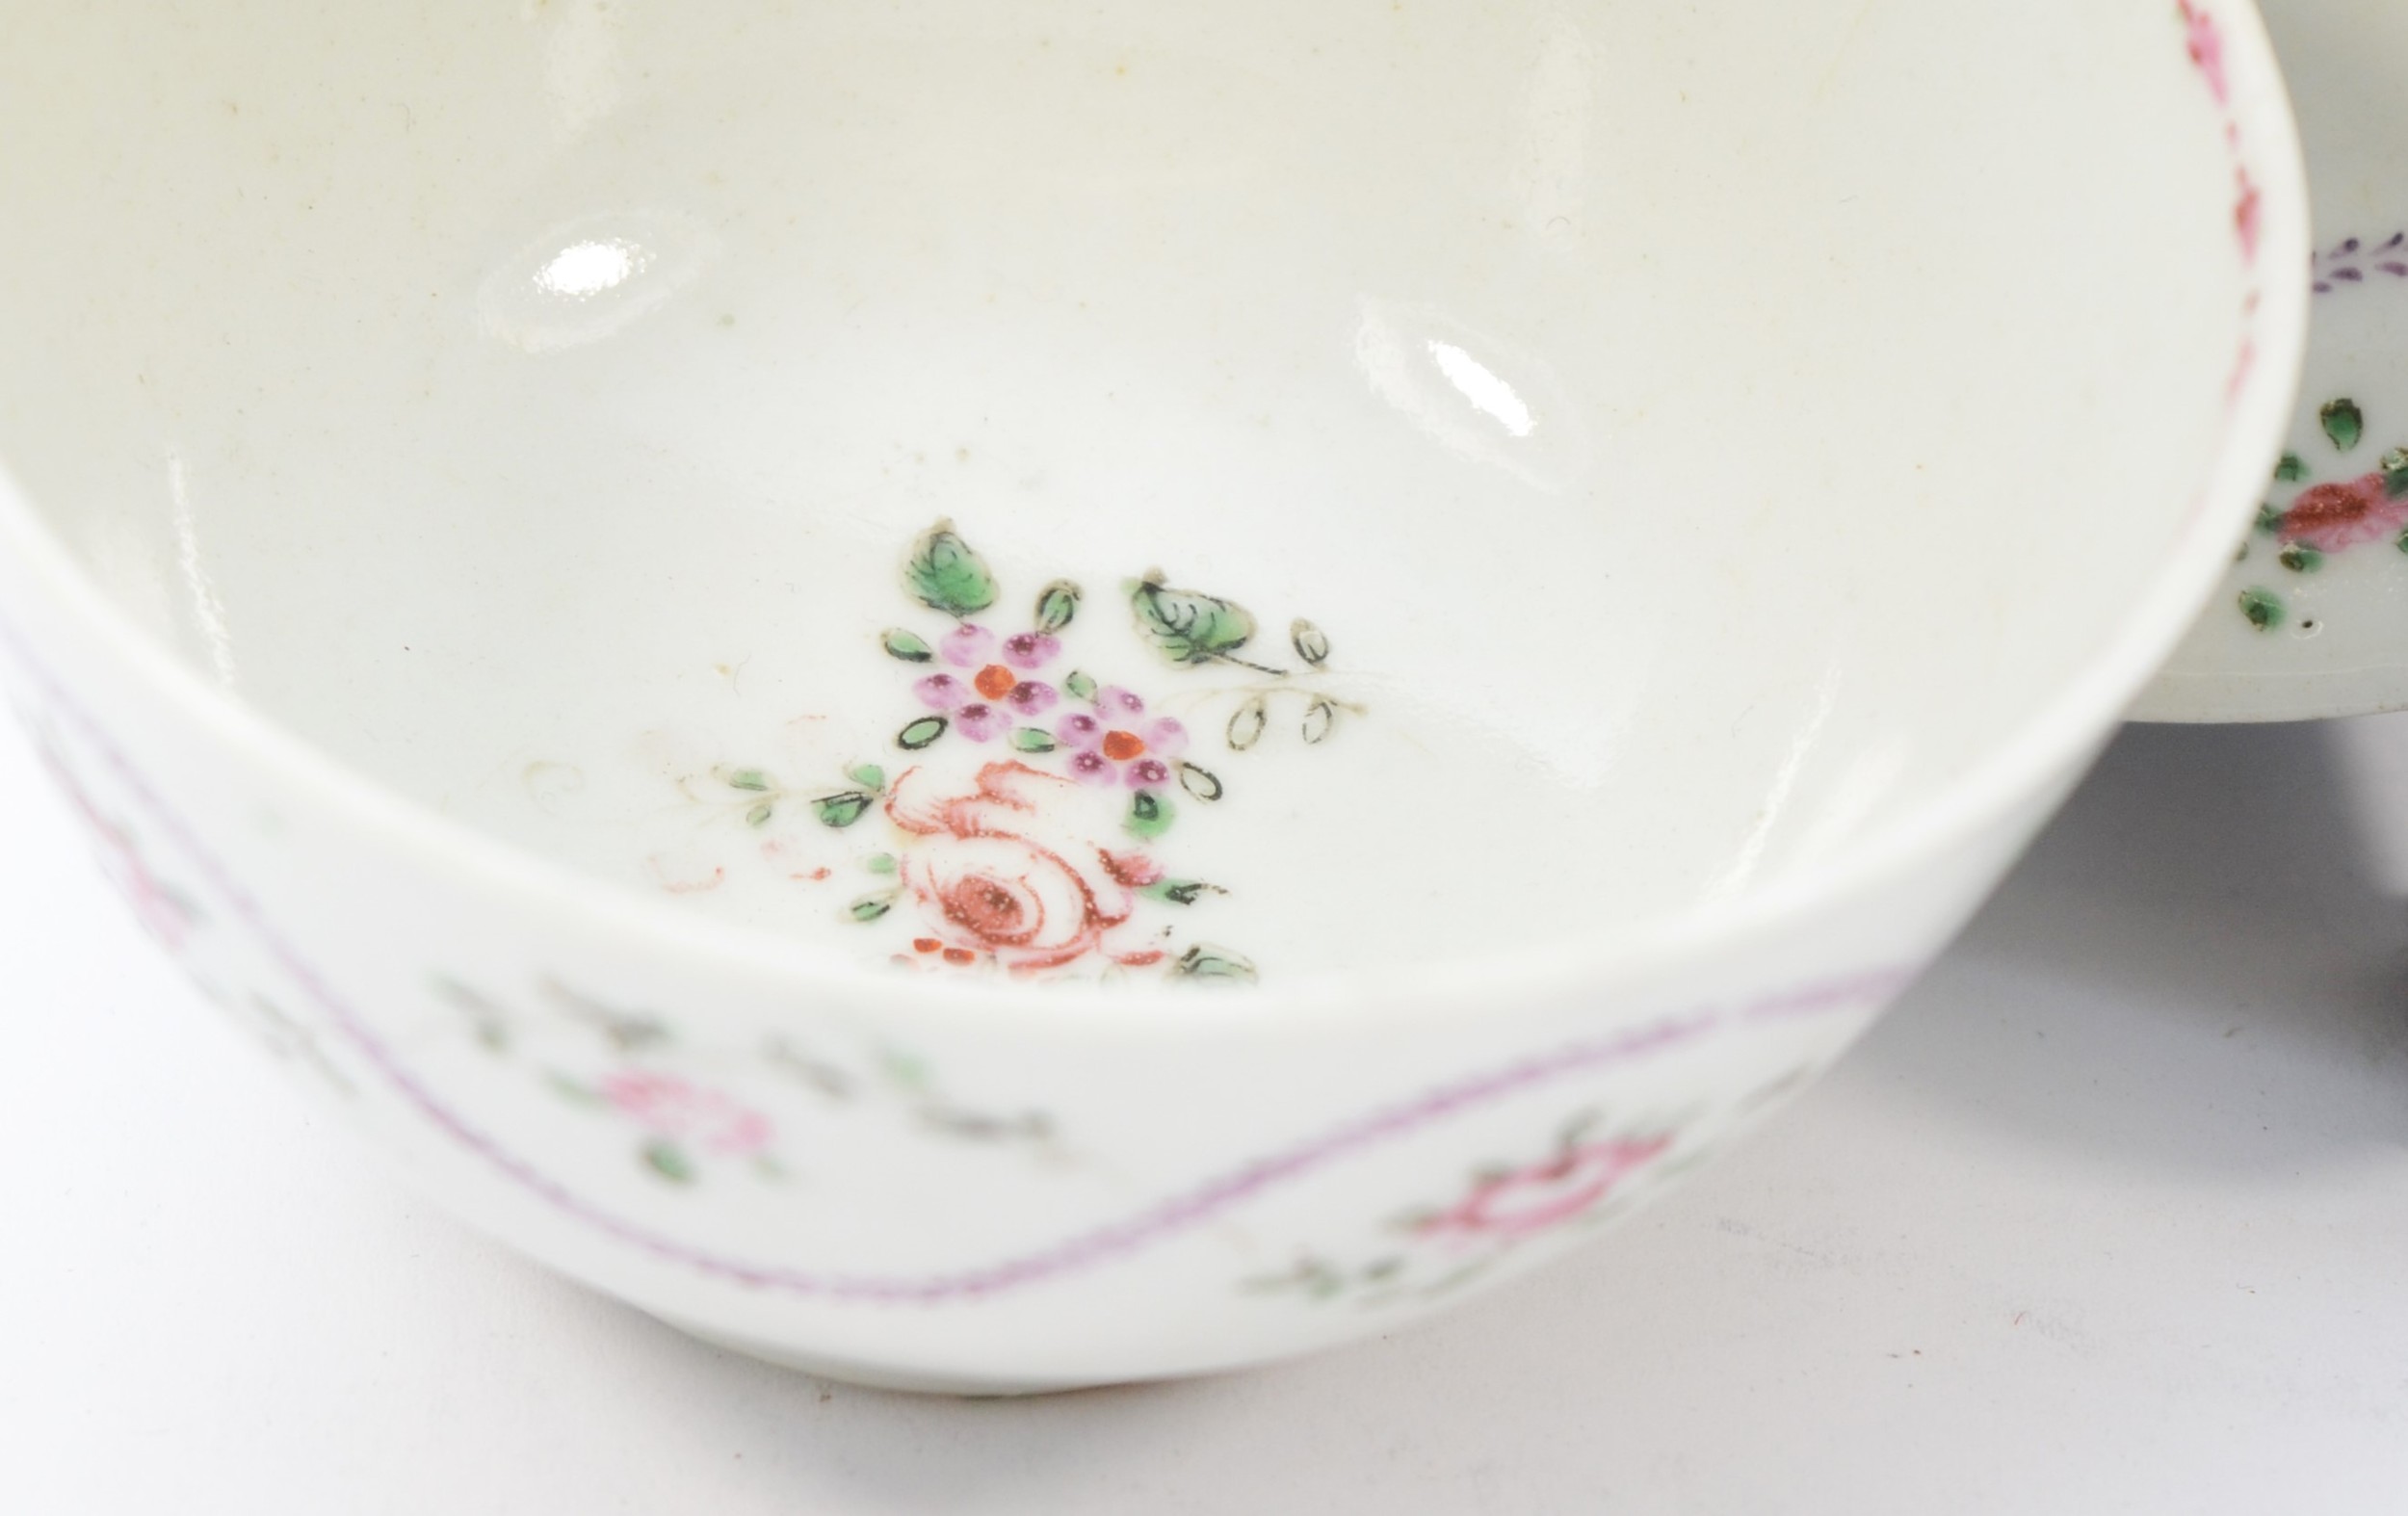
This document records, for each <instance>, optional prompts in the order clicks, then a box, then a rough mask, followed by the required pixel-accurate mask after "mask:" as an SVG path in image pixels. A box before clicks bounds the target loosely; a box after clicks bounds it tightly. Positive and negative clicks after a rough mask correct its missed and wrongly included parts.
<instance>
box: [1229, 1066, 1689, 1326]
mask: <svg viewBox="0 0 2408 1516" xmlns="http://www.w3.org/2000/svg"><path fill="white" fill-rule="evenodd" d="M1689 1119H1693V1117H1692V1118H1689ZM1683 1125H1684V1122H1680V1121H1675V1122H1669V1123H1666V1122H1651V1123H1646V1124H1642V1125H1637V1126H1632V1127H1625V1128H1619V1129H1610V1128H1607V1127H1606V1125H1605V1122H1604V1118H1603V1117H1602V1115H1601V1114H1600V1113H1599V1112H1598V1111H1593V1110H1592V1111H1583V1112H1581V1113H1580V1114H1578V1115H1576V1116H1574V1117H1573V1118H1572V1119H1571V1120H1570V1121H1569V1122H1567V1123H1566V1124H1565V1125H1564V1126H1563V1127H1562V1128H1561V1129H1560V1131H1559V1132H1558V1133H1557V1136H1556V1139H1555V1143H1554V1145H1553V1148H1552V1150H1551V1151H1549V1152H1547V1153H1546V1154H1545V1155H1543V1156H1541V1157H1537V1158H1525V1159H1523V1160H1520V1161H1518V1162H1515V1163H1498V1164H1493V1165H1490V1166H1488V1167H1485V1168H1481V1169H1479V1170H1478V1171H1476V1172H1475V1173H1473V1174H1472V1175H1471V1176H1470V1178H1469V1179H1468V1180H1467V1181H1466V1182H1464V1183H1463V1184H1462V1185H1461V1187H1460V1188H1459V1189H1456V1191H1455V1192H1454V1194H1453V1198H1451V1199H1449V1200H1448V1201H1447V1202H1446V1203H1445V1204H1443V1205H1441V1206H1433V1207H1422V1208H1417V1209H1415V1210H1411V1211H1408V1212H1406V1213H1404V1214H1403V1215H1398V1216H1394V1217H1391V1218H1390V1220H1389V1221H1388V1223H1387V1225H1386V1227H1385V1228H1384V1230H1385V1231H1386V1232H1387V1233H1388V1234H1389V1235H1390V1236H1391V1237H1392V1238H1394V1239H1395V1240H1396V1241H1395V1242H1394V1243H1393V1244H1392V1245H1391V1246H1390V1247H1388V1248H1386V1249H1383V1250H1381V1251H1380V1252H1378V1253H1376V1254H1374V1256H1372V1257H1371V1258H1370V1259H1369V1260H1368V1261H1365V1262H1359V1263H1344V1262H1340V1261H1338V1260H1336V1259H1333V1258H1329V1257H1325V1256H1322V1255H1320V1254H1316V1253H1306V1254H1303V1255H1301V1256H1299V1257H1298V1258H1297V1259H1296V1261H1295V1263H1294V1264H1293V1265H1292V1266H1291V1267H1290V1268H1286V1269H1283V1270H1281V1271H1279V1272H1276V1273H1270V1274H1261V1275H1256V1276H1254V1277H1251V1278H1248V1279H1245V1280H1243V1281H1241V1283H1240V1288H1241V1289H1243V1290H1244V1291H1245V1292H1247V1293H1248V1294H1266V1295H1289V1296H1294V1297H1297V1298H1301V1299H1303V1300H1307V1301H1311V1302H1315V1303H1322V1302H1329V1301H1336V1300H1341V1299H1344V1300H1349V1301H1351V1302H1352V1303H1354V1304H1356V1305H1359V1306H1363V1307H1366V1308H1376V1307H1379V1306H1383V1305H1391V1304H1394V1303H1397V1302H1398V1301H1400V1300H1426V1299H1430V1298H1433V1297H1435V1296H1438V1295H1442V1294H1447V1293H1449V1292H1450V1291H1453V1290H1456V1289H1459V1288H1460V1287H1462V1286H1463V1285H1465V1284H1468V1283H1470V1282H1471V1281H1472V1280H1474V1279H1476V1278H1478V1277H1479V1275H1481V1274H1483V1273H1485V1272H1487V1271H1488V1270H1489V1269H1490V1268H1494V1267H1495V1266H1496V1265H1498V1264H1499V1263H1502V1262H1503V1261H1504V1260H1505V1257H1506V1255H1508V1254H1509V1253H1511V1252H1512V1251H1513V1249H1514V1248H1516V1247H1518V1246H1520V1245H1521V1244H1523V1243H1524V1242H1530V1241H1531V1240H1533V1239H1535V1238H1539V1237H1543V1236H1546V1235H1548V1234H1550V1233H1553V1232H1557V1231H1559V1230H1563V1229H1567V1228H1573V1227H1581V1226H1593V1225H1595V1224H1597V1223H1599V1222H1601V1221H1604V1220H1608V1219H1610V1218H1611V1217H1612V1216H1613V1215H1618V1214H1619V1213H1620V1212H1622V1211H1624V1210H1626V1209H1627V1208H1628V1207H1629V1205H1630V1204H1631V1200H1632V1198H1633V1192H1634V1190H1635V1189H1637V1188H1639V1187H1643V1186H1646V1185H1651V1184H1656V1183H1660V1182H1662V1180H1663V1179H1664V1178H1666V1177H1667V1176H1668V1175H1670V1174H1671V1173H1674V1172H1677V1171H1678V1170H1679V1169H1680V1168H1684V1167H1688V1166H1689V1165H1691V1164H1693V1163H1696V1162H1698V1161H1699V1159H1700V1158H1702V1156H1703V1155H1702V1154H1701V1153H1698V1152H1691V1153H1690V1154H1689V1155H1688V1156H1687V1157H1686V1158H1684V1157H1679V1156H1675V1154H1674V1149H1675V1148H1676V1146H1677V1144H1678V1142H1679V1138H1680V1134H1681V1127H1682V1126H1683Z"/></svg>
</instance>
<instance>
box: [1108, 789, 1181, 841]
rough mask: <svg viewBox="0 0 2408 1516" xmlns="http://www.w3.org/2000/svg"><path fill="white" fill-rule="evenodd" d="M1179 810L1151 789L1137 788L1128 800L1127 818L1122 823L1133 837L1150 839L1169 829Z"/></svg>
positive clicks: (1176, 818)
mask: <svg viewBox="0 0 2408 1516" xmlns="http://www.w3.org/2000/svg"><path fill="white" fill-rule="evenodd" d="M1178 817H1179V812H1178V810H1177V809H1176V808H1175V807H1174V806H1172V804H1171V803H1170V802H1169V801H1168V800H1165V799H1164V798H1163V797H1161V796H1159V795H1157V794H1155V793H1154V792H1153V791H1151V790H1139V792H1138V793H1137V795H1136V796H1135V797H1132V798H1131V799H1130V801H1129V819H1128V820H1127V821H1126V822H1124V823H1122V824H1123V825H1125V826H1127V827H1128V828H1129V833H1130V835H1131V836H1134V837H1142V838H1145V839H1146V840H1147V841H1149V842H1150V841H1152V840H1153V839H1154V838H1156V837H1160V836H1161V835H1162V834H1163V833H1165V832H1166V831H1168V830H1170V823H1172V822H1174V821H1176V820H1178Z"/></svg>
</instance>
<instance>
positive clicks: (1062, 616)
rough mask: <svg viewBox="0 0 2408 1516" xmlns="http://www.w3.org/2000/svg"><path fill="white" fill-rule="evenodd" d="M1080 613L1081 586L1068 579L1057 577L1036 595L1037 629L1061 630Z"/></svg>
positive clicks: (1041, 630)
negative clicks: (1043, 590)
mask: <svg viewBox="0 0 2408 1516" xmlns="http://www.w3.org/2000/svg"><path fill="white" fill-rule="evenodd" d="M1077 614H1079V587H1078V586H1077V585H1074V584H1072V583H1071V582H1070V581H1069V580H1067V579H1057V580H1055V581H1054V582H1053V583H1052V584H1050V585H1047V586H1046V587H1045V592H1044V593H1042V594H1040V595H1038V596H1037V597H1036V629H1037V630H1038V631H1040V632H1047V633H1052V632H1059V631H1060V630H1061V629H1062V628H1063V627H1065V626H1068V625H1069V624H1070V621H1071V618H1072V617H1074V616H1076V615H1077Z"/></svg>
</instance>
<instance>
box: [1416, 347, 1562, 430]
mask: <svg viewBox="0 0 2408 1516" xmlns="http://www.w3.org/2000/svg"><path fill="white" fill-rule="evenodd" d="M1429 355H1430V357H1431V359H1432V360H1433V361H1435V362H1436V363H1437V365H1438V372H1439V373H1441V374H1444V375H1445V376H1446V377H1447V380H1448V382H1449V383H1451V384H1453V386H1454V387H1455V388H1456V390H1458V391H1459V392H1461V394H1462V396H1463V398H1464V399H1465V400H1468V401H1470V402H1471V403H1472V408H1473V409H1474V410H1477V411H1479V412H1481V413H1482V414H1483V415H1489V416H1494V417H1495V418H1497V421H1498V422H1499V424H1500V425H1502V426H1503V427H1504V428H1505V431H1507V432H1509V433H1511V434H1512V435H1514V436H1517V437H1527V436H1529V435H1530V434H1531V432H1532V431H1536V430H1537V428H1538V420H1537V418H1536V417H1534V416H1532V415H1531V408H1530V406H1528V405H1524V404H1523V403H1522V397H1521V396H1519V395H1516V394H1515V393H1513V386H1512V385H1510V384H1508V383H1506V382H1505V380H1504V379H1499V378H1498V377H1497V376H1496V375H1495V374H1494V373H1492V372H1491V371H1490V370H1489V368H1488V366H1487V365H1486V364H1484V363H1482V362H1480V360H1479V359H1478V358H1476V357H1474V356H1472V355H1471V354H1470V353H1466V352H1464V351H1463V350H1462V349H1461V348H1458V347H1456V346H1455V345H1454V344H1453V343H1451V342H1432V343H1431V344H1430V345H1429Z"/></svg>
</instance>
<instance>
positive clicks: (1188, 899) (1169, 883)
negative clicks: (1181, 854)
mask: <svg viewBox="0 0 2408 1516" xmlns="http://www.w3.org/2000/svg"><path fill="white" fill-rule="evenodd" d="M1138 893H1139V894H1140V895H1143V896H1145V897H1146V898H1147V899H1149V900H1157V901H1167V902H1170V903H1171V904H1173V905H1192V904H1194V903H1195V902H1197V901H1199V900H1201V899H1203V898H1204V897H1205V896H1207V895H1226V894H1228V893H1229V892H1228V891H1227V890H1224V889H1222V888H1221V887H1220V886H1219V885H1217V884H1207V883H1205V882H1204V881H1203V880H1202V879H1157V880H1156V881H1155V882H1153V883H1152V884H1149V885H1147V886H1146V887H1145V888H1144V889H1142V890H1139V892H1138Z"/></svg>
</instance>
